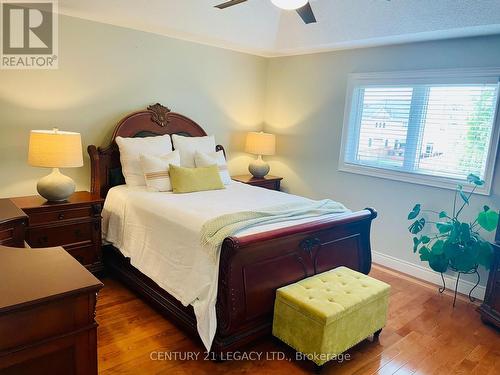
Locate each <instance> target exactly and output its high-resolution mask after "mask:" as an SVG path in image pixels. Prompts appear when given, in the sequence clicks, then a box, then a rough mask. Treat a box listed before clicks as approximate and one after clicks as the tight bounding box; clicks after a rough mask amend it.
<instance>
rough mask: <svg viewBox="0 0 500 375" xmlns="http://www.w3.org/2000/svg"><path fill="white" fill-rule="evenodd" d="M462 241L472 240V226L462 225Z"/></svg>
mask: <svg viewBox="0 0 500 375" xmlns="http://www.w3.org/2000/svg"><path fill="white" fill-rule="evenodd" d="M460 240H461V241H462V242H468V241H469V240H470V225H469V224H467V223H461V224H460Z"/></svg>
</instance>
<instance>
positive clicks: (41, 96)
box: [0, 16, 267, 197]
mask: <svg viewBox="0 0 500 375" xmlns="http://www.w3.org/2000/svg"><path fill="white" fill-rule="evenodd" d="M59 43H60V44H59V46H60V48H59V50H60V61H59V69H58V70H54V71H48V70H44V71H35V70H27V71H21V70H18V71H14V70H0V159H1V164H0V175H1V176H2V182H1V184H0V197H8V196H16V195H25V194H33V193H35V192H36V190H35V185H36V181H37V180H38V179H39V178H40V177H42V176H44V175H46V174H48V173H49V170H47V169H42V168H34V167H30V166H28V164H27V162H26V160H27V146H28V138H29V131H30V129H51V128H52V127H54V126H57V127H59V128H60V129H62V130H69V131H77V132H80V133H82V137H83V143H84V148H85V149H86V146H87V145H88V144H97V145H106V144H107V143H108V142H109V138H110V136H111V132H112V130H113V128H114V125H115V124H116V122H117V121H119V120H120V119H121V118H122V117H123V116H124V115H126V114H128V113H129V112H131V111H135V110H141V109H144V108H145V107H146V106H147V105H149V104H152V103H155V102H157V101H158V102H160V103H162V104H164V105H166V106H168V107H169V108H171V109H172V110H174V111H176V112H180V113H182V114H185V115H187V116H189V117H191V118H193V119H194V120H195V121H197V122H199V124H200V125H201V126H203V127H204V128H205V130H206V131H207V132H208V133H210V134H215V136H216V139H217V141H218V142H219V143H221V144H223V145H225V146H226V147H227V149H228V151H229V153H230V155H231V160H230V169H231V171H232V172H233V173H242V172H244V171H245V169H246V166H247V165H248V160H249V157H248V156H246V155H244V154H242V153H241V152H238V151H240V150H242V145H241V142H242V139H243V137H242V136H243V134H244V132H246V131H248V130H255V129H260V128H261V126H262V120H263V108H264V105H263V102H264V97H265V95H264V90H265V79H266V66H267V61H266V60H265V59H263V58H260V57H256V56H251V55H246V54H242V53H237V52H232V51H228V50H224V49H219V48H213V47H208V46H203V45H200V44H195V43H189V42H185V41H179V40H175V39H170V38H167V37H164V36H159V35H155V34H150V33H145V32H140V31H134V30H130V29H125V28H120V27H116V26H111V25H105V24H100V23H95V22H91V21H86V20H82V19H78V18H72V17H67V16H61V17H60V30H59ZM84 155H85V166H84V167H83V168H75V169H66V170H65V171H64V172H65V173H67V174H68V175H70V176H71V177H73V178H74V179H75V181H76V182H77V185H78V188H79V189H87V188H88V185H89V174H90V169H89V165H88V164H89V161H88V157H87V154H86V151H84Z"/></svg>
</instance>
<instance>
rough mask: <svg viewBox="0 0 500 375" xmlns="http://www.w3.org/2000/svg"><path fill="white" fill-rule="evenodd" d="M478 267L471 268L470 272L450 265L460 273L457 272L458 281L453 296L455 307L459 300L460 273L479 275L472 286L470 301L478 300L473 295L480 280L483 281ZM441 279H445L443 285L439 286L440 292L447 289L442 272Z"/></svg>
mask: <svg viewBox="0 0 500 375" xmlns="http://www.w3.org/2000/svg"><path fill="white" fill-rule="evenodd" d="M477 267H478V266H476V267H474V268H473V269H471V270H470V271H468V272H461V271H458V270H457V269H455V268H453V267H450V268H451V269H452V270H453V271H455V272H458V274H457V282H456V283H455V292H454V296H453V307H455V303H456V301H457V289H458V282H459V281H460V275H472V274H476V276H477V282H476V284H475V285H474V286H473V287H472V289H471V290H470V291H469V301H471V302H475V301H476V299H475V298H474V297H472V292H473V291H474V289H476V287H477V286H478V285H479V282H480V281H481V276H480V275H479V272H477ZM441 280H442V281H443V286H442V287H439V293H443V292H444V291H445V290H446V283H445V281H444V275H443V273H442V272H441Z"/></svg>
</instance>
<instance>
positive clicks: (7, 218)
mask: <svg viewBox="0 0 500 375" xmlns="http://www.w3.org/2000/svg"><path fill="white" fill-rule="evenodd" d="M27 225H28V216H26V214H25V213H24V212H23V211H22V210H20V209H19V208H18V207H16V205H15V204H14V203H12V202H11V200H10V199H0V245H4V246H13V247H24V231H25V229H26V226H27Z"/></svg>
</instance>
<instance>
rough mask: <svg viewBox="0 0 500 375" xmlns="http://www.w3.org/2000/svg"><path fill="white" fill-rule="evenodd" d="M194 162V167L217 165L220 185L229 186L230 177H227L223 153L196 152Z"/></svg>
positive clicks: (227, 171) (227, 172)
mask: <svg viewBox="0 0 500 375" xmlns="http://www.w3.org/2000/svg"><path fill="white" fill-rule="evenodd" d="M194 161H195V164H196V167H209V166H211V165H214V164H215V165H217V167H218V168H219V175H220V179H221V180H222V183H223V184H224V185H229V184H230V183H231V176H230V175H229V169H228V168H227V162H226V158H225V157H224V152H223V151H222V150H221V151H214V152H199V151H196V153H195V155H194Z"/></svg>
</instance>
